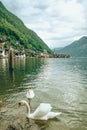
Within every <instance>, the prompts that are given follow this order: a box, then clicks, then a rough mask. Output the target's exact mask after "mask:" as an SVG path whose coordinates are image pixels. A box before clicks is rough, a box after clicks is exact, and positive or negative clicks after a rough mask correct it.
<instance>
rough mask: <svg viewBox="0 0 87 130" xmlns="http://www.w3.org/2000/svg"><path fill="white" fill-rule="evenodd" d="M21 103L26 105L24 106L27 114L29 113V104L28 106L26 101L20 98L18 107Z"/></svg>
mask: <svg viewBox="0 0 87 130" xmlns="http://www.w3.org/2000/svg"><path fill="white" fill-rule="evenodd" d="M23 105H26V108H27V114H30V106H29V104H28V102H27V101H25V100H21V101H19V103H18V107H20V106H23Z"/></svg>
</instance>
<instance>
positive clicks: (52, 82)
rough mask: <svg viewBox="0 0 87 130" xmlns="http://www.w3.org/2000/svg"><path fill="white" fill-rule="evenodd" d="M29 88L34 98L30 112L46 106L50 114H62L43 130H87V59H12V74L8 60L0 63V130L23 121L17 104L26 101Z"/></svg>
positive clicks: (22, 108)
mask: <svg viewBox="0 0 87 130" xmlns="http://www.w3.org/2000/svg"><path fill="white" fill-rule="evenodd" d="M30 85H31V86H32V88H33V89H34V92H35V94H36V96H35V98H34V99H33V100H32V102H31V107H32V111H34V110H35V109H36V107H37V106H38V105H39V104H40V103H41V102H49V103H50V104H51V105H52V107H53V111H55V112H57V111H59V112H60V111H61V112H62V114H61V115H60V116H59V117H58V118H57V119H53V120H50V121H48V122H47V126H46V127H45V128H44V130H87V58H69V59H58V58H57V59H56V58H55V59H49V58H48V59H35V58H30V59H29V58H26V59H14V71H13V72H12V73H9V71H8V60H7V59H0V130H5V129H6V127H7V126H8V124H11V123H13V122H15V121H18V122H19V120H22V119H23V121H25V118H26V108H25V107H21V108H20V109H19V108H18V101H20V100H22V99H25V100H27V99H26V91H27V89H28V86H30Z"/></svg>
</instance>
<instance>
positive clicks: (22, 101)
mask: <svg viewBox="0 0 87 130" xmlns="http://www.w3.org/2000/svg"><path fill="white" fill-rule="evenodd" d="M24 104H28V103H27V101H25V100H21V101H19V103H18V106H19V107H20V106H23V105H24Z"/></svg>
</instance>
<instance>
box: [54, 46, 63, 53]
mask: <svg viewBox="0 0 87 130" xmlns="http://www.w3.org/2000/svg"><path fill="white" fill-rule="evenodd" d="M61 49H63V47H58V48H53V49H52V51H53V52H55V53H57V52H58V51H59V50H61Z"/></svg>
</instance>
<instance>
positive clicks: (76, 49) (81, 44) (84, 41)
mask: <svg viewBox="0 0 87 130" xmlns="http://www.w3.org/2000/svg"><path fill="white" fill-rule="evenodd" d="M57 53H63V54H69V55H70V56H71V57H87V36H84V37H82V38H80V39H79V40H77V41H74V42H73V43H71V44H70V45H68V46H66V47H64V48H63V49H61V50H58V51H57Z"/></svg>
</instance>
